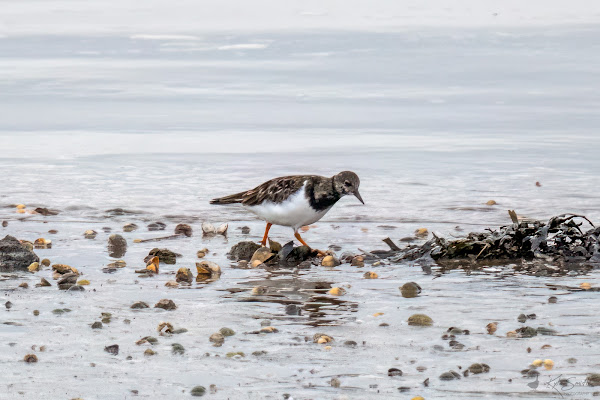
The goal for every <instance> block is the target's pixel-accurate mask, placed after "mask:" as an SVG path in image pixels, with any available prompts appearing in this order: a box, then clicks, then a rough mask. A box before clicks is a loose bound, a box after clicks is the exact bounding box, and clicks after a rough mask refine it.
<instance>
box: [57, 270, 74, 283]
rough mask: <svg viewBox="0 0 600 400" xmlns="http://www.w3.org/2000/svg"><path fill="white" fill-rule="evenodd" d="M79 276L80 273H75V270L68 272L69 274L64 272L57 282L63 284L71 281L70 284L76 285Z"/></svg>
mask: <svg viewBox="0 0 600 400" xmlns="http://www.w3.org/2000/svg"><path fill="white" fill-rule="evenodd" d="M78 276H79V275H78V274H76V273H74V272H69V273H67V274H63V275H62V276H61V278H60V279H59V280H58V282H57V283H58V284H59V285H63V284H67V283H70V284H73V285H74V284H75V283H77V277H78Z"/></svg>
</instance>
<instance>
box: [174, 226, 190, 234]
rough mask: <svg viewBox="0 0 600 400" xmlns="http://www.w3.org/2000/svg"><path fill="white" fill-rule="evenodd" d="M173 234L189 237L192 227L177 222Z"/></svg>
mask: <svg viewBox="0 0 600 400" xmlns="http://www.w3.org/2000/svg"><path fill="white" fill-rule="evenodd" d="M175 234H176V235H185V236H187V237H190V236H192V227H191V226H189V225H188V224H179V225H177V226H176V227H175Z"/></svg>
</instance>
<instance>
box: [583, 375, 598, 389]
mask: <svg viewBox="0 0 600 400" xmlns="http://www.w3.org/2000/svg"><path fill="white" fill-rule="evenodd" d="M585 381H586V383H587V384H588V386H600V374H589V375H588V376H587V378H586V380H585Z"/></svg>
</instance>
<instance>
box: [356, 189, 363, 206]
mask: <svg viewBox="0 0 600 400" xmlns="http://www.w3.org/2000/svg"><path fill="white" fill-rule="evenodd" d="M354 195H355V196H356V198H357V199H359V200H360V202H361V203H363V204H365V202H364V201H363V199H362V197H360V193H358V189H357V190H355V191H354Z"/></svg>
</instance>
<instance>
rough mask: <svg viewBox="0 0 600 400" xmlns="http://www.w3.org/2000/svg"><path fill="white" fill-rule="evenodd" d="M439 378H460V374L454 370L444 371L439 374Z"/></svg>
mask: <svg viewBox="0 0 600 400" xmlns="http://www.w3.org/2000/svg"><path fill="white" fill-rule="evenodd" d="M440 379H441V380H443V381H451V380H454V379H460V374H459V373H458V372H455V371H448V372H444V373H443V374H441V375H440Z"/></svg>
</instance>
